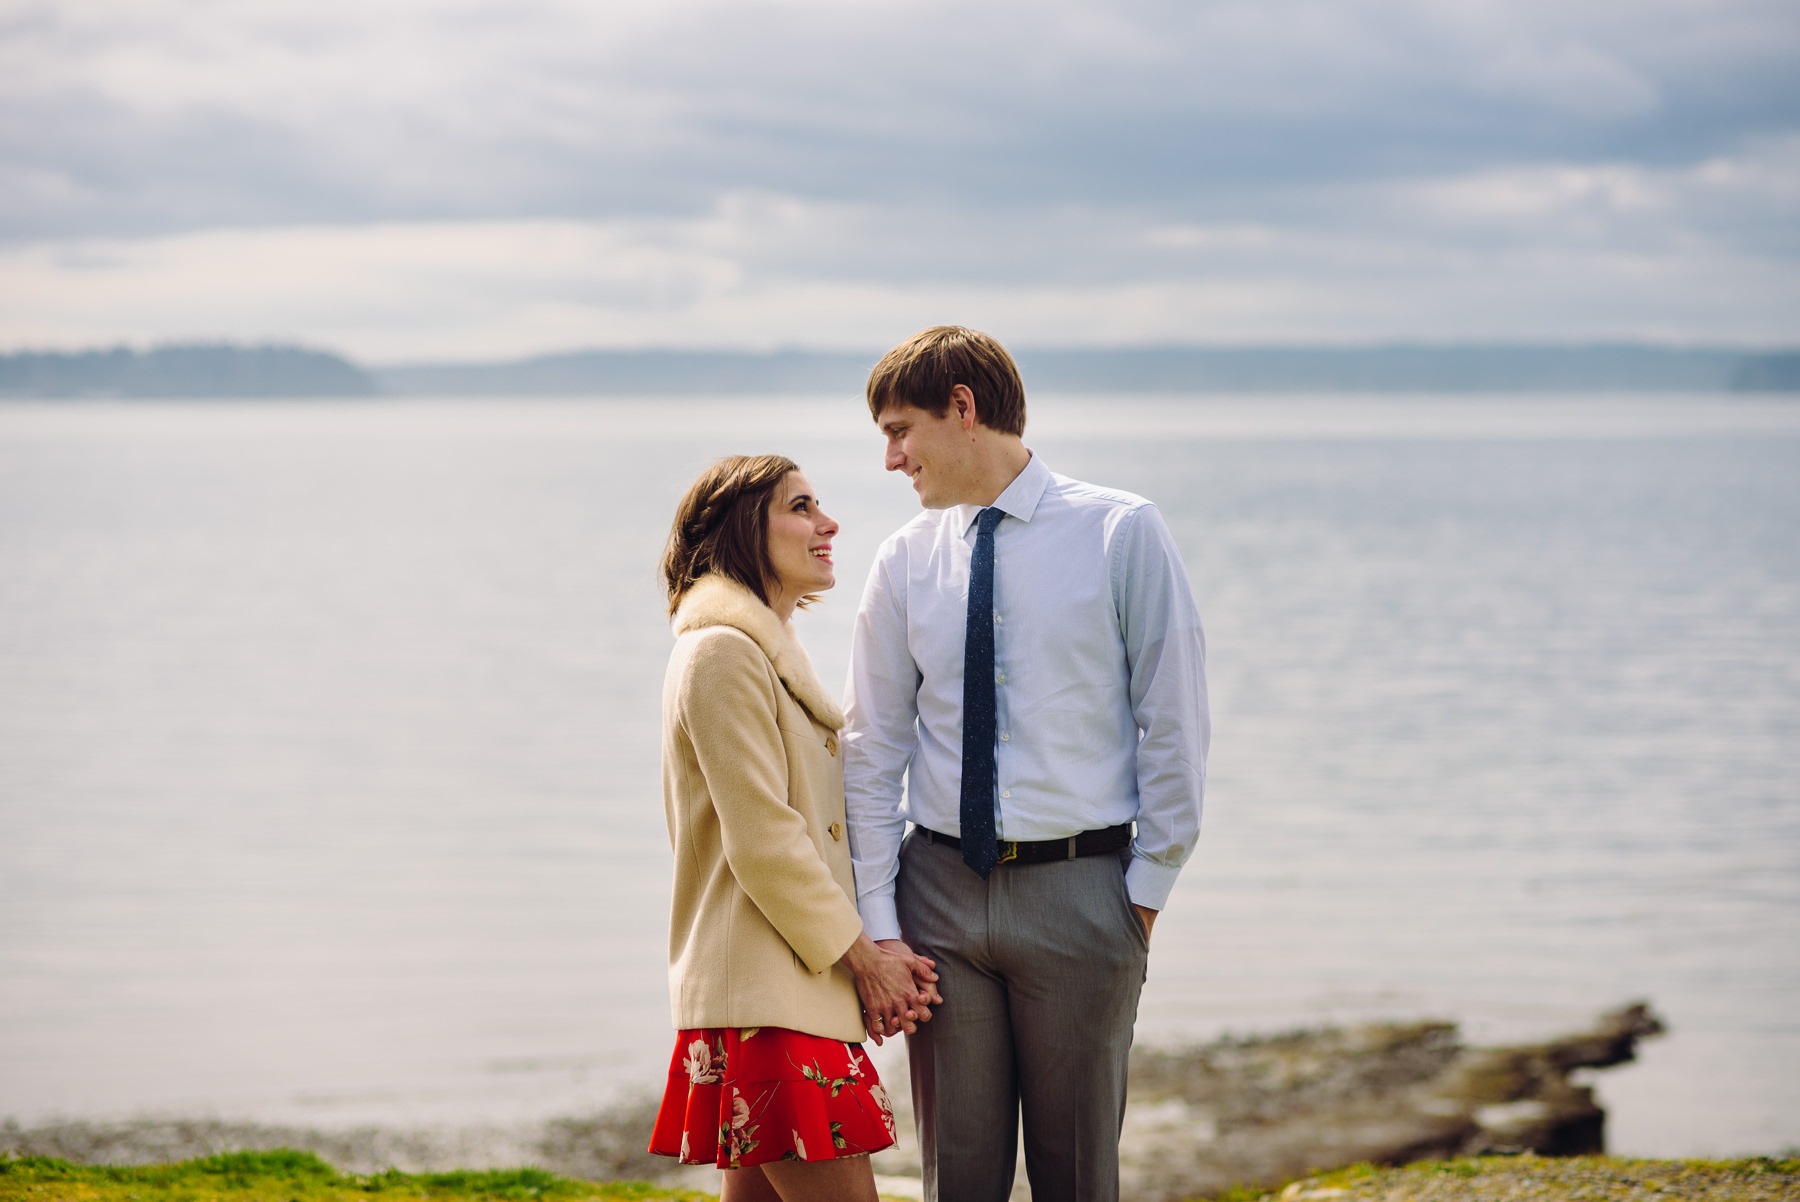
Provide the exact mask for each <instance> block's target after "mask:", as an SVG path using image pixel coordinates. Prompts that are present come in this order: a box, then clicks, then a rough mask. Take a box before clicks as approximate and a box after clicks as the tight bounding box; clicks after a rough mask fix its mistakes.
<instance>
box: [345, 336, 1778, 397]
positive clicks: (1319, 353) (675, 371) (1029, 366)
mask: <svg viewBox="0 0 1800 1202" xmlns="http://www.w3.org/2000/svg"><path fill="white" fill-rule="evenodd" d="M1016 356H1017V358H1018V361H1019V370H1020V371H1021V373H1022V374H1023V375H1024V377H1025V386H1026V388H1027V389H1028V390H1029V391H1031V392H1065V393H1066V392H1084V393H1171V394H1182V393H1224V392H1236V393H1245V392H1249V393H1259V392H1271V393H1273V392H1604V391H1618V392H1723V391H1727V390H1730V389H1763V390H1777V391H1786V390H1793V391H1800V381H1797V380H1795V378H1794V370H1793V367H1792V365H1791V361H1792V360H1793V359H1794V358H1795V356H1794V355H1792V354H1770V355H1759V354H1755V353H1752V352H1746V351H1741V350H1731V349H1724V348H1716V347H1715V348H1678V347H1663V346H1651V345H1643V344H1631V343H1617V344H1595V345H1589V346H1379V347H1241V348H1232V347H1225V348H1212V347H1134V348H1121V349H1106V350H1072V349H1060V348H1045V347H1038V348H1031V347H1026V348H1021V349H1019V350H1018V351H1017V352H1016ZM879 357H880V354H879V352H876V351H870V352H867V353H862V354H858V353H854V352H841V351H777V352H771V353H766V354H758V353H755V352H747V351H581V352H575V353H570V354H559V355H543V356H538V357H536V358H531V359H520V360H515V361H512V362H506V363H483V364H470V365H452V364H421V365H415V366H409V367H389V368H375V369H372V374H373V375H374V377H375V380H376V382H377V383H378V384H379V385H380V387H381V390H382V391H383V392H386V393H390V394H394V395H401V396H420V395H435V396H509V395H510V396H517V395H533V396H554V395H561V396H669V395H682V394H687V395H700V394H717V393H727V394H734V393H735V394H779V393H827V392H836V393H852V394H857V393H861V392H862V388H863V382H864V381H865V380H866V379H867V378H868V373H869V369H870V368H871V367H873V366H874V364H875V361H876V360H877V359H878V358H879ZM1784 364H1786V365H1788V366H1785V367H1784V366H1783V365H1784ZM1784 372H1785V373H1786V374H1783V373H1784ZM1783 381H1786V382H1785V383H1784V382H1783Z"/></svg>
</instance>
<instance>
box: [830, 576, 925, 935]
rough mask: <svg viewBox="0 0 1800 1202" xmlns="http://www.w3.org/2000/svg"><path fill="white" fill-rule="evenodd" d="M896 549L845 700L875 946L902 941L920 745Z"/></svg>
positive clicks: (857, 846) (851, 796)
mask: <svg viewBox="0 0 1800 1202" xmlns="http://www.w3.org/2000/svg"><path fill="white" fill-rule="evenodd" d="M899 553H900V547H899V545H898V544H896V543H890V544H889V545H888V547H886V548H884V549H883V552H882V554H880V555H878V556H877V557H876V560H875V567H874V568H873V570H871V571H870V573H869V583H868V585H867V587H865V588H864V589H863V597H862V604H861V605H860V606H859V607H858V609H857V611H856V627H855V632H854V634H853V636H852V638H851V643H850V679H849V683H848V685H847V686H846V689H845V700H844V738H843V744H844V812H845V816H846V818H847V819H848V826H849V832H850V859H851V862H852V864H853V865H854V867H855V870H856V907H857V910H858V912H859V913H860V914H861V915H862V921H863V929H864V930H866V931H868V933H869V938H871V939H898V938H900V919H899V917H898V915H897V914H896V913H895V910H894V878H895V877H896V876H897V875H898V874H899V871H900V840H901V839H902V837H904V836H905V834H906V815H905V813H904V812H903V811H902V809H901V801H902V796H903V787H902V781H903V779H904V777H905V775H906V768H907V765H908V764H910V763H911V762H912V757H913V752H914V751H915V750H916V749H917V747H918V744H919V735H918V727H917V720H918V716H919V682H920V679H921V677H920V674H919V665H918V664H917V663H916V662H915V661H914V660H913V656H912V651H911V649H910V648H909V647H908V646H907V640H906V599H905V596H904V593H903V592H901V591H900V590H899V589H897V588H896V587H895V586H894V581H893V566H894V559H895V557H896V556H897V555H898V554H899Z"/></svg>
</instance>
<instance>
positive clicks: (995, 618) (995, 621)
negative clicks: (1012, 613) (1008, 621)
mask: <svg viewBox="0 0 1800 1202" xmlns="http://www.w3.org/2000/svg"><path fill="white" fill-rule="evenodd" d="M1000 620H1001V619H1000V615H999V614H995V615H994V623H995V625H998V624H999V623H1000Z"/></svg>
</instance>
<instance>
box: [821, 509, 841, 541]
mask: <svg viewBox="0 0 1800 1202" xmlns="http://www.w3.org/2000/svg"><path fill="white" fill-rule="evenodd" d="M837 532H838V524H837V519H836V518H834V517H832V516H831V515H830V514H829V513H826V512H825V511H824V510H823V509H821V510H820V511H819V533H820V534H823V535H824V536H825V537H826V538H830V537H831V536H832V535H834V534H836V533H837Z"/></svg>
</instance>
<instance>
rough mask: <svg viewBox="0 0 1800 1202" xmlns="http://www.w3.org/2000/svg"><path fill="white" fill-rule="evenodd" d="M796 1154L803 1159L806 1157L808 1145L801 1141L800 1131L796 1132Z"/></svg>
mask: <svg viewBox="0 0 1800 1202" xmlns="http://www.w3.org/2000/svg"><path fill="white" fill-rule="evenodd" d="M794 1155H796V1156H798V1157H799V1158H800V1159H801V1160H805V1159H806V1145H805V1144H804V1143H802V1142H801V1141H800V1133H799V1132H798V1131H796V1132H794Z"/></svg>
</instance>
